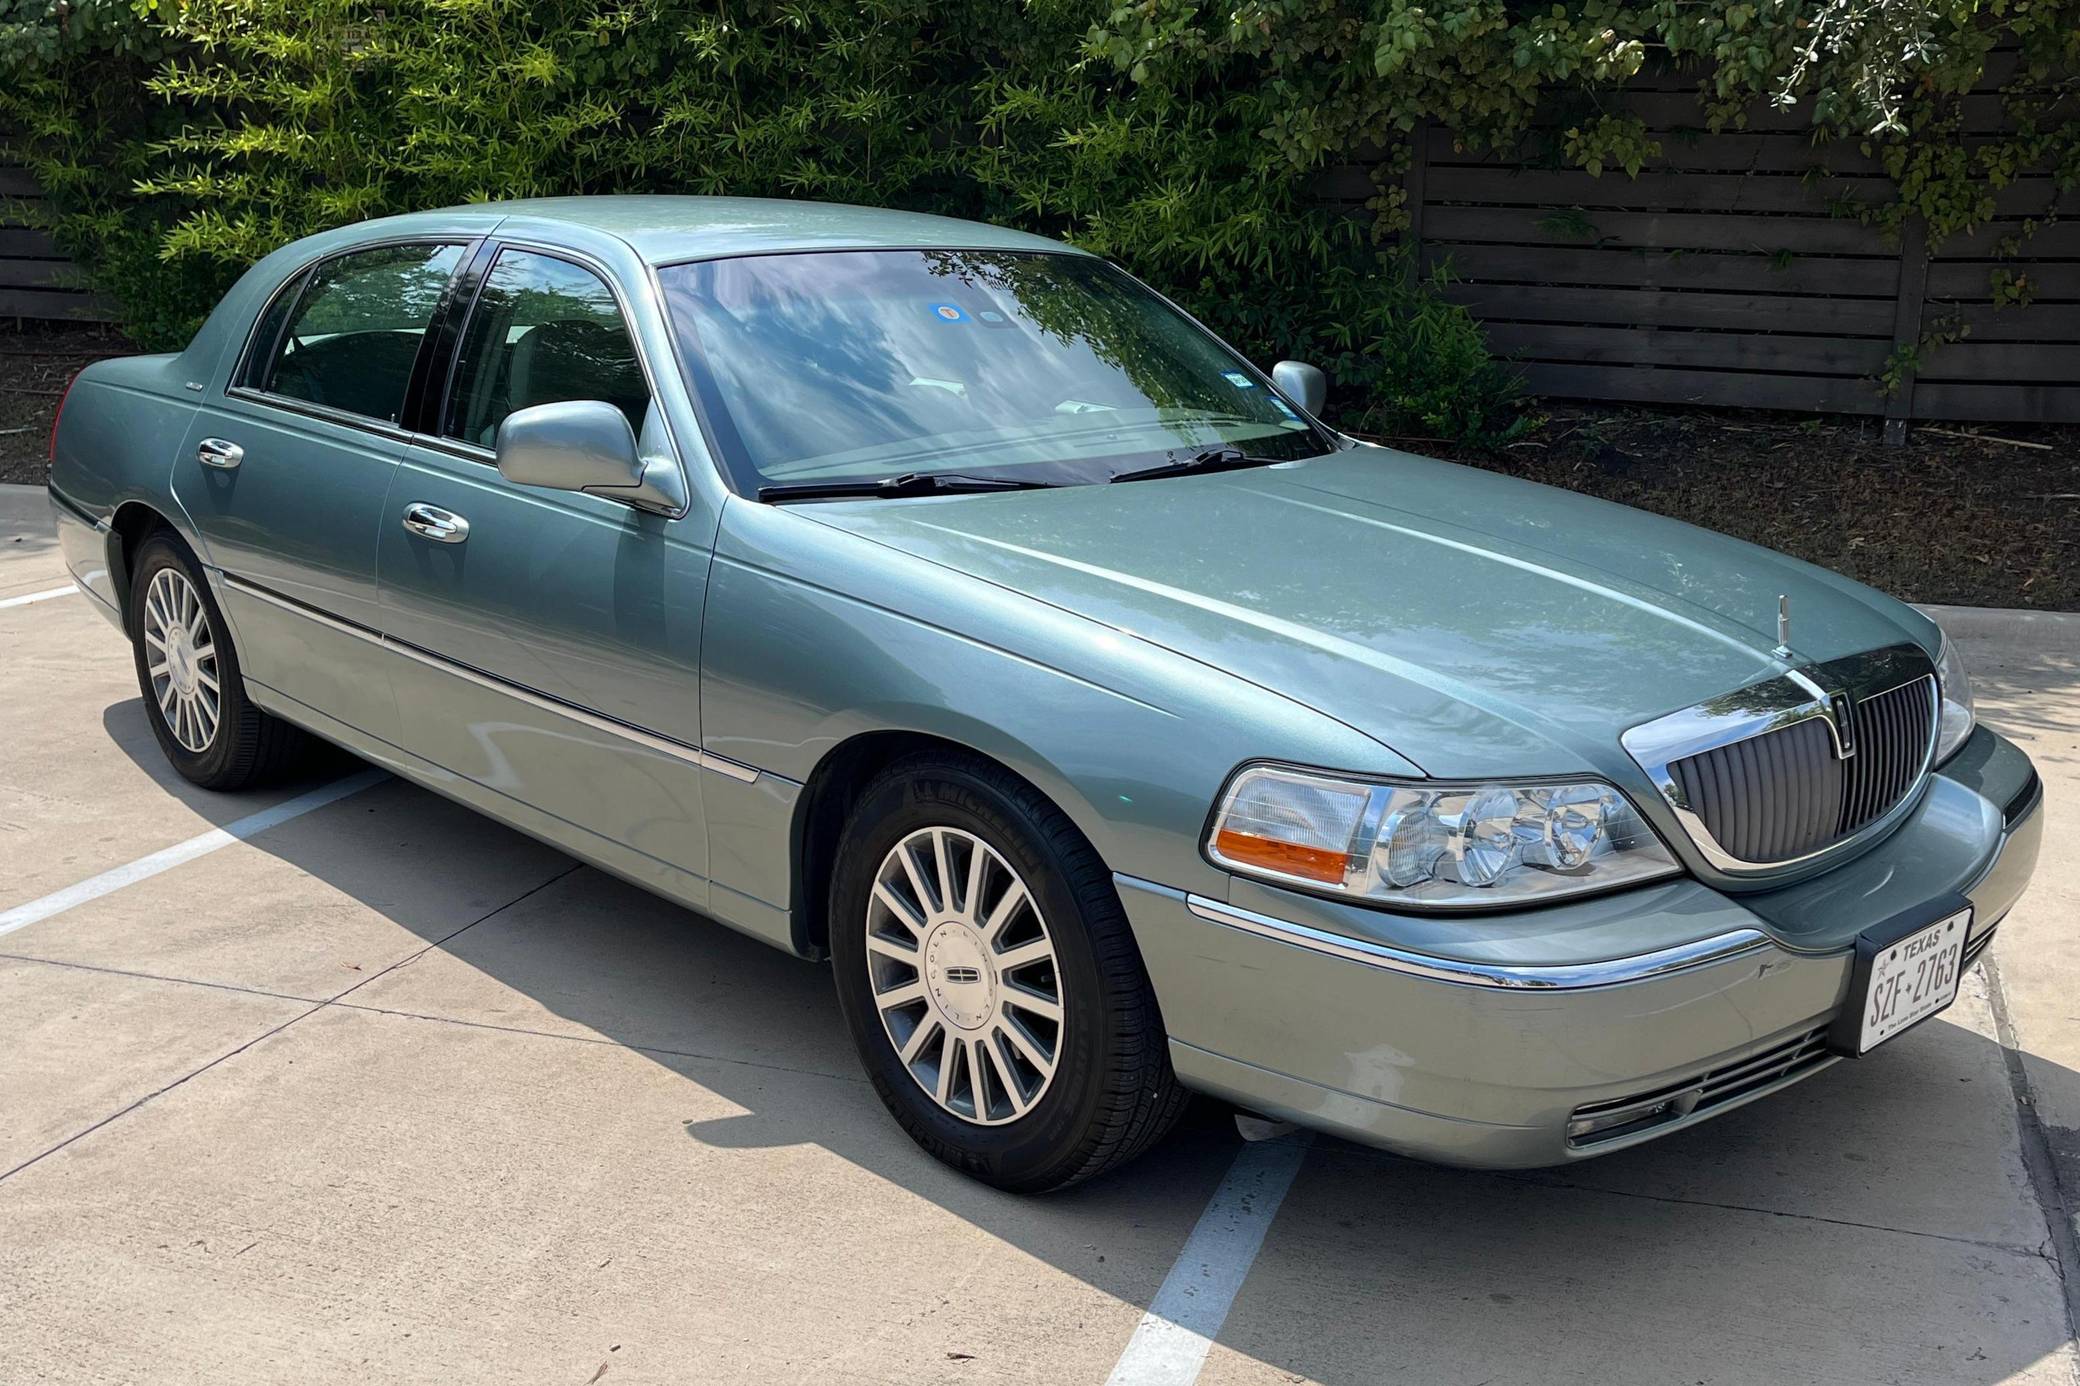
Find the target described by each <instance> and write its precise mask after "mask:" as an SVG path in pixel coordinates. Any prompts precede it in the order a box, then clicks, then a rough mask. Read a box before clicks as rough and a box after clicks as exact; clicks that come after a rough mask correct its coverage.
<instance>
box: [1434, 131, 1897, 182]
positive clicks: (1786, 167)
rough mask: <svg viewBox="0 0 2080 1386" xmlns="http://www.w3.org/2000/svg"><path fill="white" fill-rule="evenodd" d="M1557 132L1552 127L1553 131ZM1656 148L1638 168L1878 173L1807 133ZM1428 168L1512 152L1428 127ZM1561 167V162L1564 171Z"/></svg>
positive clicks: (1866, 158) (1538, 145) (1693, 137)
mask: <svg viewBox="0 0 2080 1386" xmlns="http://www.w3.org/2000/svg"><path fill="white" fill-rule="evenodd" d="M1558 133H1559V132H1558V131H1554V132H1553V134H1554V135H1555V136H1557V135H1558ZM1654 140H1655V142H1656V143H1658V144H1659V145H1660V146H1661V152H1660V153H1659V154H1658V155H1655V156H1653V157H1651V158H1649V159H1648V160H1647V161H1646V163H1645V164H1644V165H1643V168H1645V169H1650V170H1653V171H1655V172H1663V171H1666V170H1671V169H1675V170H1685V171H1695V172H1701V173H1750V172H1753V173H1803V172H1805V171H1806V170H1807V169H1812V168H1824V169H1832V170H1833V171H1835V172H1837V173H1882V172H1883V171H1884V169H1883V167H1882V166H1881V165H1880V164H1879V162H1878V161H1877V160H1876V159H1875V158H1873V157H1871V156H1870V155H1868V154H1865V153H1864V152H1863V151H1862V150H1861V149H1859V148H1857V147H1856V146H1855V145H1853V144H1849V143H1847V142H1844V141H1840V140H1834V141H1828V142H1825V143H1822V144H1818V145H1816V144H1814V143H1813V140H1812V136H1811V134H1810V132H1803V131H1785V132H1781V133H1774V134H1772V133H1758V132H1752V131H1740V132H1734V133H1721V134H1709V133H1705V134H1699V133H1694V132H1689V131H1672V132H1664V133H1661V134H1657V135H1655V136H1654ZM1425 144H1426V145H1427V146H1428V149H1429V155H1430V163H1431V166H1432V167H1433V168H1436V167H1442V166H1444V165H1448V164H1466V165H1471V166H1474V167H1483V166H1486V165H1490V164H1504V163H1511V162H1514V160H1513V157H1512V153H1513V152H1512V151H1499V152H1486V153H1480V152H1476V151H1474V150H1471V149H1462V148H1459V147H1458V140H1457V138H1456V137H1455V136H1453V135H1452V134H1451V132H1449V131H1446V130H1439V129H1434V128H1433V129H1432V130H1431V131H1430V133H1429V134H1428V135H1427V136H1426V137H1425ZM1516 152H1518V153H1521V154H1523V155H1524V156H1526V157H1527V158H1529V159H1531V160H1538V159H1540V158H1544V159H1547V160H1551V159H1554V158H1556V157H1557V155H1558V153H1559V145H1558V143H1557V140H1555V141H1553V142H1551V143H1550V144H1549V143H1548V142H1547V141H1544V140H1541V139H1539V138H1538V137H1537V136H1534V137H1533V138H1532V140H1531V141H1530V142H1529V144H1528V145H1527V147H1526V148H1525V149H1524V150H1522V151H1516ZM1564 168H1565V166H1564V165H1562V170H1563V171H1564Z"/></svg>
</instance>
